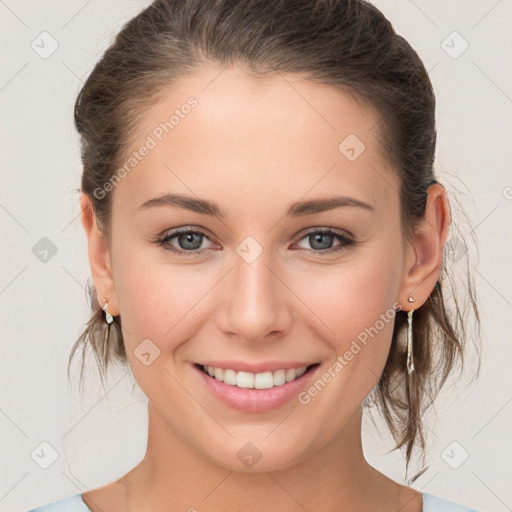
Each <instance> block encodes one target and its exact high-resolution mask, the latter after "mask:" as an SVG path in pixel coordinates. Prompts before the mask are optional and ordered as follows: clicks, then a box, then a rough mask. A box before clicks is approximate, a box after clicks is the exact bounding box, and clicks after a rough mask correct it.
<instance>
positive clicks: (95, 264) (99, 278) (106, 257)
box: [80, 192, 119, 316]
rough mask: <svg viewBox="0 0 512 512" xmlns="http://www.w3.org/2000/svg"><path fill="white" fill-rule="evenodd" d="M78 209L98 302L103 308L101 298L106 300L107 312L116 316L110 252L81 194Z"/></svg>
mask: <svg viewBox="0 0 512 512" xmlns="http://www.w3.org/2000/svg"><path fill="white" fill-rule="evenodd" d="M80 209H81V212H82V213H81V218H82V226H83V227H84V230H85V234H86V236H87V244H88V253H89V264H90V266H91V273H92V278H93V280H94V284H95V286H96V292H97V294H98V302H99V303H100V305H101V306H102V307H103V305H104V302H103V298H105V299H107V302H108V312H109V313H110V314H111V315H113V316H116V315H118V314H119V306H118V303H117V297H116V294H115V288H114V280H113V277H112V266H111V261H110V250H109V247H108V244H107V240H106V238H105V236H104V235H103V233H102V232H101V231H100V230H99V228H98V225H97V223H96V216H95V214H94V211H93V208H92V205H91V200H90V199H89V197H88V196H87V194H85V193H83V192H81V194H80Z"/></svg>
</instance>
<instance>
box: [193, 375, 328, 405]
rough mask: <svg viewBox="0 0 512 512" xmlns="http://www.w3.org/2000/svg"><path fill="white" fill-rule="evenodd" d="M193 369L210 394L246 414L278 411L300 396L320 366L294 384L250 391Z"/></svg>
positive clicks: (296, 380)
mask: <svg viewBox="0 0 512 512" xmlns="http://www.w3.org/2000/svg"><path fill="white" fill-rule="evenodd" d="M193 367H194V370H195V371H197V372H198V373H199V375H200V377H201V378H202V379H203V382H204V383H205V385H206V387H207V388H208V389H209V390H210V392H211V393H212V394H213V395H214V396H215V397H216V398H218V399H219V400H220V401H221V402H223V403H224V404H226V405H227V406H229V407H232V408H233V409H238V410H240V411H244V412H263V411H270V410H272V409H277V408H278V407H281V406H282V405H284V404H285V403H287V402H289V401H290V400H291V399H292V398H294V397H296V396H298V394H299V393H300V392H301V391H302V390H303V389H304V387H305V384H306V383H307V382H308V381H309V379H311V378H312V377H313V376H314V375H315V373H316V371H317V370H318V368H319V365H317V366H314V367H313V368H311V369H310V370H308V371H307V372H306V373H304V374H303V375H301V376H300V377H299V378H298V379H295V380H293V381H292V382H287V383H286V384H282V385H281V386H274V387H273V388H269V389H249V388H239V387H238V386H230V385H229V384H224V382H221V381H219V380H217V379H215V378H213V377H210V376H209V375H207V374H206V372H204V371H203V370H202V369H200V368H198V367H197V366H195V365H193Z"/></svg>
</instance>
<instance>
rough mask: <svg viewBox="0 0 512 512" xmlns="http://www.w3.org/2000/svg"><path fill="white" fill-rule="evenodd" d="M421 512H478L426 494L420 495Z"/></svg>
mask: <svg viewBox="0 0 512 512" xmlns="http://www.w3.org/2000/svg"><path fill="white" fill-rule="evenodd" d="M422 496H423V512H478V511H476V510H474V509H472V508H469V507H466V506H465V505H460V504H458V503H455V502H454V501H449V500H445V499H444V498H440V497H438V496H434V495H433V494H429V493H427V492H423V493H422Z"/></svg>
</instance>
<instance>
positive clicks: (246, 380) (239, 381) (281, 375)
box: [203, 366, 307, 389]
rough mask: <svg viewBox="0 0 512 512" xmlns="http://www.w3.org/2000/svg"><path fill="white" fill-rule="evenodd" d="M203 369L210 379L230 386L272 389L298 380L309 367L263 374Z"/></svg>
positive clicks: (210, 367) (204, 367) (206, 367)
mask: <svg viewBox="0 0 512 512" xmlns="http://www.w3.org/2000/svg"><path fill="white" fill-rule="evenodd" d="M203 369H204V371H205V372H206V373H208V375H210V377H213V378H215V379H216V380H218V381H220V382H224V384H228V385H229V386H237V387H239V388H247V389H270V388H273V387H274V386H282V385H283V384H285V383H287V382H292V381H293V380H295V379H298V378H299V377H300V376H301V375H304V373H305V372H306V369H307V367H306V366H303V367H301V368H290V369H288V370H276V371H275V372H263V373H251V372H236V371H235V370H230V369H228V370H224V369H223V368H214V367H213V366H203Z"/></svg>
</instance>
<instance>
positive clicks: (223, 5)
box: [68, 0, 480, 467]
mask: <svg viewBox="0 0 512 512" xmlns="http://www.w3.org/2000/svg"><path fill="white" fill-rule="evenodd" d="M210 64H216V65H219V66H222V67H224V66H228V65H237V66H239V67H240V68H242V69H244V70H245V71H246V72H247V73H249V74H250V75H251V76H253V77H257V76H262V77H264V76H272V75H276V74H278V73H297V74H302V75H303V76H305V77H306V78H308V79H310V80H312V81H316V82H318V83H321V84H326V85H330V86H332V87H334V88H337V89H338V90H340V91H343V92H345V93H348V94H350V95H352V96H353V97H355V98H356V99H358V100H360V101H363V102H365V104H367V105H370V106H371V107H373V109H374V110H375V111H376V112H377V113H378V114H379V116H380V119H379V121H378V122H377V123H376V126H375V129H376V135H377V137H378V140H379V142H380V144H381V147H382V148H383V150H384V151H385V154H386V156H387V158H388V159H389V162H390V163H391V164H392V166H393V169H394V170H395V171H396V172H397V174H398V176H399V178H400V212H401V226H402V232H403V234H404V237H405V238H406V239H408V240H410V239H411V237H412V234H413V233H414V229H415V226H416V225H417V223H418V222H419V221H420V220H421V219H422V218H423V216H424V213H425V204H426V197H427V193H426V191H427V188H428V187H429V185H431V184H432V183H435V182H436V180H435V176H434V156H435V147H436V125H435V96H434V92H433V88H432V84H431V82H430V79H429V76H428V74H427V71H426V70H425V67H424V66H423V63H422V62H421V60H420V58H419V57H418V55H417V54H416V52H415V51H414V50H413V49H412V48H411V46H410V45H409V44H408V43H407V42H406V41H405V40H404V39H403V38H402V37H401V36H399V35H397V34H396V33H395V31H394V29H393V27H392V25H391V23H390V22H389V21H388V20H387V19H386V18H385V17H384V15H383V14H382V13H381V12H380V11H379V10H378V9H376V8H375V7H374V6H372V5H371V4H369V3H368V2H366V1H362V0H338V1H336V0H157V1H155V2H153V3H152V4H151V5H149V6H148V7H147V8H145V9H144V10H143V11H142V12H141V13H140V14H138V15H137V16H136V17H135V18H133V19H131V20H130V21H129V22H128V23H126V24H125V25H124V26H123V28H122V30H121V31H120V32H119V33H118V34H117V36H116V37H115V40H114V42H113V43H112V44H111V46H110V47H109V48H108V49H107V50H106V52H105V53H104V55H103V57H102V58H101V60H100V61H99V62H98V63H97V64H96V66H95V67H94V69H93V71H92V72H91V74H90V75H89V77H88V79H87V81H86V82H85V84H84V86H83V87H82V89H81V91H80V93H79V95H78V97H77V100H76V104H75V112H74V115H75V125H76V128H77V130H78V132H79V134H80V137H81V148H82V160H83V166H84V168H83V177H82V184H81V186H82V191H83V192H84V193H85V194H87V196H88V197H89V198H90V200H91V204H92V206H93V210H94V213H95V215H96V219H97V222H98V226H99V227H100V229H101V230H102V232H103V233H104V235H105V237H106V239H107V241H108V240H109V238H110V215H111V194H109V193H106V194H104V197H103V194H102V195H101V196H100V197H97V195H99V194H95V191H97V190H98V189H101V188H102V186H103V185H104V184H105V183H106V182H108V181H109V179H110V178H111V177H112V176H113V175H114V173H115V171H116V168H117V166H119V165H120V163H121V162H122V161H123V154H124V153H126V151H127V150H128V148H129V147H130V141H131V138H132V137H133V136H134V135H135V134H136V128H137V124H138V122H139V121H140V120H141V119H142V117H143V116H144V112H145V111H147V109H148V108H149V107H150V106H151V105H152V104H154V102H155V101H156V100H157V99H158V97H159V94H161V93H163V92H165V90H168V88H169V86H170V85H172V83H173V82H174V81H176V80H177V79H178V78H182V77H184V76H186V75H187V73H191V72H194V71H196V70H198V69H201V68H202V67H204V66H207V65H210ZM452 224H453V223H452ZM456 240H457V243H458V244H463V246H464V247H466V244H465V242H463V238H460V237H459V238H456ZM468 270H469V269H468ZM465 276H466V279H465V282H464V283H462V284H463V285H464V286H465V288H467V290H468V294H467V297H468V299H467V302H465V303H464V305H462V304H461V303H460V301H458V300H457V298H456V294H455V288H456V286H455V283H454V281H453V280H452V278H451V277H450V274H449V273H448V271H447V256H446V251H445V255H444V257H443V264H442V266H441V269H440V277H439V280H438V282H437V283H436V285H435V287H434V289H433V290H432V293H431V294H430V296H429V298H428V299H427V301H426V302H425V304H424V305H423V306H421V307H420V308H419V309H417V310H416V311H415V312H414V321H413V326H414V327H413V335H414V363H415V371H414V372H413V373H412V374H411V375H410V376H408V375H407V372H406V352H405V350H404V347H403V345H404V344H403V342H401V341H400V340H401V339H402V337H403V335H404V331H405V328H406V324H407V315H406V313H405V312H403V311H398V312H397V315H396V318H395V325H394V331H393V338H392V344H391V349H390V352H389V356H388V359H387V362H386V365H385V368H384V371H383V373H382V375H381V377H380V379H379V381H378V384H377V386H376V387H375V389H374V393H372V394H371V395H372V396H371V401H369V400H367V401H365V405H367V404H369V403H370V402H372V401H374V402H375V403H376V404H377V405H378V406H379V407H378V408H379V410H380V412H381V413H382V414H383V417H384V418H385V420H386V422H387V425H388V426H389V428H390V431H391V433H392V435H393V437H394V439H395V441H396V446H395V448H394V449H397V448H403V447H405V448H406V453H405V456H406V463H407V465H406V467H408V466H409V462H410V458H411V454H412V452H413V448H414V446H415V445H416V444H418V443H419V445H420V448H421V451H422V452H423V453H424V452H425V447H426V443H425V438H424V426H423V422H422V415H423V414H424V413H425V411H426V410H427V408H428V407H430V405H431V404H432V403H433V400H434V399H435V398H436V396H437V395H438V393H439V391H440V389H441V387H442V386H443V384H444V383H445V381H446V379H447V377H448V375H449V374H450V373H451V372H452V370H453V369H455V368H456V367H457V366H460V369H462V366H463V362H464V357H463V355H464V353H465V351H466V346H467V340H468V338H469V337H468V335H467V332H466V327H465V325H464V324H465V318H466V316H467V313H469V312H473V313H474V317H475V318H476V324H477V326H478V329H479V328H480V324H479V316H478V309H477V304H476V299H475V294H474V284H473V280H472V278H471V274H470V273H469V272H467V273H466V274H465ZM457 286H458V287H460V285H457ZM447 290H448V292H449V293H450V295H451V297H450V304H449V305H450V307H447V306H446V305H445V302H444V294H445V293H446V291H447ZM88 294H89V299H90V303H91V307H92V309H93V315H92V317H91V319H90V321H89V322H88V323H87V325H86V326H85V330H84V331H83V332H82V334H81V336H80V338H79V339H78V340H77V341H76V343H75V345H74V346H73V348H72V351H71V354H70V357H69V363H71V360H72V357H73V354H74V353H75V351H76V350H77V348H78V347H79V346H80V345H82V347H83V351H82V372H81V375H83V368H84V356H85V352H86V348H87V346H88V345H90V347H91V348H92V350H93V352H94V354H95V355H96V358H97V361H98V363H99V365H100V370H101V371H100V374H101V373H105V374H106V370H107V366H108V364H109V362H110V361H118V362H121V363H122V364H126V362H127V359H126V352H125V347H124V342H123V337H122V330H121V315H119V316H118V317H116V319H115V320H114V323H113V324H112V325H111V329H112V331H111V335H110V336H109V337H108V340H107V342H106V343H104V332H105V331H104V330H105V327H106V323H105V317H104V313H103V311H102V310H101V307H100V305H99V303H98V302H97V299H96V292H95V290H94V286H93V285H91V284H89V287H88ZM479 368H480V366H478V369H479ZM477 373H478V371H477ZM68 374H69V365H68ZM475 375H476V374H475Z"/></svg>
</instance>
